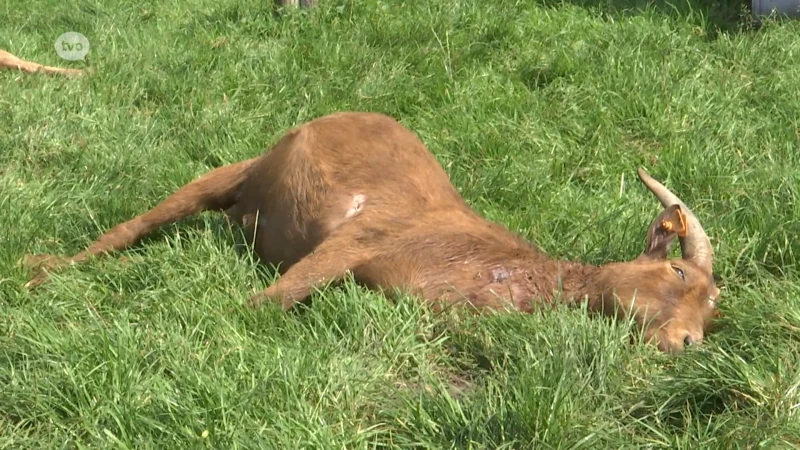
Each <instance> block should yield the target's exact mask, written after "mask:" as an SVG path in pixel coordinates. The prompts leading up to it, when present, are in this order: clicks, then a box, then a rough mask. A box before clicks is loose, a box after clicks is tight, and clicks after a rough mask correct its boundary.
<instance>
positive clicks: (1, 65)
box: [0, 50, 83, 75]
mask: <svg viewBox="0 0 800 450" xmlns="http://www.w3.org/2000/svg"><path fill="white" fill-rule="evenodd" d="M0 69H8V70H21V71H23V72H27V73H34V72H41V73H46V74H48V75H51V74H57V75H83V71H82V70H80V69H64V68H61V67H51V66H43V65H41V64H37V63H35V62H31V61H26V60H24V59H20V58H18V57H16V56H14V55H12V54H11V53H8V52H7V51H5V50H0Z"/></svg>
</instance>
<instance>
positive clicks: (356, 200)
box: [25, 112, 719, 352]
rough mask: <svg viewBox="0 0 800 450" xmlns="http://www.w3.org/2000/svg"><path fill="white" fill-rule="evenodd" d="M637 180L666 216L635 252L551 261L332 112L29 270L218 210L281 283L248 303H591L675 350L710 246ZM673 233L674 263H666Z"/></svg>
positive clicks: (425, 157) (398, 144) (703, 294)
mask: <svg viewBox="0 0 800 450" xmlns="http://www.w3.org/2000/svg"><path fill="white" fill-rule="evenodd" d="M639 177H640V179H641V180H642V182H643V183H644V184H645V185H646V186H647V187H648V188H649V189H650V191H652V192H653V194H655V196H656V197H657V198H658V200H659V201H660V202H661V204H662V205H663V206H664V207H665V209H664V210H663V211H662V212H661V214H660V215H659V216H658V217H657V218H656V219H655V221H654V222H653V223H652V225H650V227H649V230H648V233H647V243H646V246H645V249H644V252H643V253H642V255H641V256H639V257H638V258H636V259H635V260H633V261H630V262H619V263H610V264H606V265H601V266H593V265H588V264H583V263H580V262H573V261H563V260H556V259H552V258H550V257H548V256H547V255H546V254H545V253H543V252H542V251H540V250H539V249H538V248H536V247H535V246H533V245H531V244H530V243H528V242H527V241H525V240H524V239H522V238H521V237H520V236H518V235H516V234H514V233H512V232H510V231H509V230H508V229H506V228H504V227H503V226H501V225H498V224H496V223H493V222H491V221H489V220H487V219H485V218H483V217H481V216H480V215H478V214H477V213H476V212H475V211H473V210H472V208H470V206H469V205H468V204H467V203H466V202H465V201H464V200H463V199H462V197H461V196H460V195H459V193H458V191H456V189H455V188H454V187H453V185H452V184H451V183H450V179H449V178H448V176H447V174H446V173H445V171H444V170H443V168H442V166H441V165H440V164H439V162H438V161H437V160H436V158H435V157H434V155H433V154H431V153H430V152H429V151H428V149H427V148H426V147H425V145H424V144H423V143H422V142H421V141H420V139H419V138H418V137H417V136H416V135H415V134H414V133H413V132H412V131H410V130H409V129H407V128H406V127H404V126H403V125H401V124H400V123H398V122H397V121H396V120H394V119H392V118H390V117H387V116H384V115H382V114H376V113H360V112H340V113H335V114H331V115H328V116H325V117H321V118H317V119H315V120H312V121H310V122H308V123H305V124H303V125H300V126H298V127H296V128H294V129H292V130H290V131H288V132H287V133H286V134H285V135H284V136H283V137H282V138H281V139H280V141H279V142H278V143H277V144H276V145H275V146H274V147H273V148H272V149H271V150H270V151H268V152H266V153H265V154H263V155H261V156H258V157H255V158H252V159H248V160H246V161H242V162H238V163H235V164H230V165H227V166H224V167H220V168H218V169H214V170H211V171H210V172H208V173H206V174H204V175H203V176H201V177H200V178H199V179H197V180H195V181H193V182H191V183H189V184H187V185H185V186H183V187H182V188H180V189H179V190H178V191H177V192H175V193H173V194H172V195H170V196H169V197H167V198H166V199H165V200H164V201H162V202H161V203H160V204H158V205H157V206H156V207H155V208H153V209H152V210H150V211H148V212H146V213H145V214H142V215H140V216H137V217H135V218H133V219H131V220H129V221H127V222H125V223H122V224H119V225H117V226H115V227H114V228H112V229H111V230H109V231H108V232H106V233H105V234H103V235H102V236H101V237H100V238H99V239H98V240H97V241H95V242H94V243H93V244H92V245H91V246H89V247H88V248H87V249H86V250H84V251H83V252H80V253H78V254H76V255H75V256H72V257H70V258H61V257H55V256H48V255H39V256H36V255H28V256H26V259H25V260H26V261H27V263H28V265H30V266H33V267H34V269H36V268H38V269H39V271H38V273H36V275H35V277H34V278H33V280H32V281H31V282H30V283H29V284H30V285H35V284H38V283H40V282H41V281H42V280H43V279H44V278H45V277H46V271H47V270H53V269H56V268H58V267H62V266H65V265H68V264H70V263H73V262H80V261H84V260H86V259H87V258H88V257H90V256H93V255H99V254H102V253H106V252H108V251H118V250H122V249H124V248H127V247H129V246H131V245H133V244H134V243H136V242H137V241H138V240H139V239H140V238H142V237H143V236H144V235H146V234H148V233H150V232H152V231H153V230H155V229H156V228H158V227H160V226H162V225H165V224H168V223H171V222H175V221H177V220H179V219H182V218H184V217H187V216H191V215H193V214H197V213H200V212H202V211H206V210H215V211H224V212H225V213H226V214H227V215H228V216H229V217H230V218H231V219H232V220H233V221H235V222H236V223H238V224H239V225H241V226H242V227H244V230H245V231H246V235H247V236H249V239H250V242H251V243H252V244H253V245H254V248H255V252H256V253H257V254H258V255H259V257H260V259H261V261H262V262H264V263H269V264H272V265H275V266H279V273H280V274H281V276H280V277H279V278H278V280H277V281H276V282H275V283H274V284H272V285H271V286H269V287H268V288H267V289H266V290H264V291H262V292H260V293H258V294H256V295H254V296H253V297H251V299H250V305H251V306H257V305H259V304H261V303H262V302H264V301H265V300H270V301H276V302H278V303H280V304H281V305H283V308H284V309H288V308H290V307H292V306H293V305H294V303H295V302H298V301H302V300H304V299H306V298H307V297H308V296H309V294H310V293H311V292H312V291H313V290H314V289H316V288H319V287H322V286H323V285H325V284H327V283H329V282H332V281H336V280H341V279H342V277H343V276H345V275H346V274H348V273H351V274H352V275H353V277H354V279H355V280H356V281H357V282H359V283H361V284H363V285H365V286H367V287H369V288H372V289H376V290H381V291H384V292H385V293H386V294H388V295H390V296H391V295H393V294H395V293H397V292H399V291H405V292H409V293H412V294H416V295H418V296H419V297H421V298H422V299H423V300H424V301H427V302H430V303H431V304H432V305H433V306H434V307H436V308H439V307H442V306H444V305H448V304H449V305H457V304H458V305H465V304H466V305H471V307H473V308H475V310H488V311H491V310H495V311H496V310H499V309H503V308H505V307H511V308H514V309H517V310H521V311H532V310H533V309H534V308H535V306H536V304H541V303H549V302H553V301H555V300H558V299H561V300H566V301H568V302H570V303H572V304H579V302H588V308H589V309H590V310H591V311H596V312H599V313H603V314H606V315H614V314H619V315H621V316H622V317H630V316H628V314H633V315H634V316H633V317H634V318H635V320H636V321H637V323H639V324H640V325H642V326H643V327H644V332H645V338H646V339H647V340H648V341H653V342H655V343H656V344H657V345H658V347H659V348H660V349H661V350H663V351H667V352H671V351H679V350H682V349H683V348H684V346H685V345H689V344H694V343H699V342H701V341H702V339H703V334H704V329H705V327H706V326H707V325H709V324H710V323H711V322H710V319H711V318H712V317H713V316H714V315H715V311H716V304H717V297H718V296H719V289H718V288H717V287H716V285H715V282H714V279H713V277H712V260H713V252H712V247H711V244H710V242H709V239H708V236H707V235H706V233H705V231H703V227H702V226H701V225H700V222H699V221H698V220H697V218H696V217H695V215H694V214H693V213H692V211H691V210H689V208H687V207H686V205H684V204H683V202H682V201H681V200H680V199H679V198H678V197H676V196H675V195H674V194H673V193H671V192H670V191H669V190H668V189H667V188H665V187H664V186H663V185H662V184H660V183H659V182H658V181H656V180H654V179H652V178H651V177H650V176H648V175H647V174H646V173H645V172H644V171H643V170H641V169H639ZM676 236H677V237H678V239H679V241H680V244H681V250H682V254H683V258H681V259H671V260H668V259H667V254H668V251H669V248H670V246H671V243H672V242H673V240H674V239H675V237H676Z"/></svg>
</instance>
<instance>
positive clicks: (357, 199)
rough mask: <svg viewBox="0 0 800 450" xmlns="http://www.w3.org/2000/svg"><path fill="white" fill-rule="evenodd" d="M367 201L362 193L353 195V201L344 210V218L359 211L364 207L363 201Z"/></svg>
mask: <svg viewBox="0 0 800 450" xmlns="http://www.w3.org/2000/svg"><path fill="white" fill-rule="evenodd" d="M366 201H367V196H366V195H364V194H358V195H355V196H353V203H352V204H351V205H350V208H349V209H348V210H347V212H345V214H344V218H345V219H350V218H352V217H353V216H355V215H356V214H358V213H360V212H361V210H362V209H363V207H364V202H366Z"/></svg>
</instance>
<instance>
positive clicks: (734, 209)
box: [0, 0, 800, 449]
mask: <svg viewBox="0 0 800 450" xmlns="http://www.w3.org/2000/svg"><path fill="white" fill-rule="evenodd" d="M271 3H272V1H271V0H221V1H220V0H167V1H154V0H147V1H132V0H122V1H116V0H113V1H112V0H86V1H55V0H47V1H27V2H10V3H9V2H7V3H6V4H5V6H2V7H0V15H2V16H3V17H4V18H6V19H5V20H3V21H2V23H1V24H0V45H1V46H2V47H0V48H5V49H6V50H9V51H11V52H12V53H15V54H17V55H19V56H21V57H24V58H27V59H32V60H36V61H38V62H42V63H47V64H52V65H64V66H70V67H81V66H82V65H84V64H83V63H81V62H74V63H73V62H67V61H63V60H61V59H60V58H59V57H58V56H57V55H56V54H55V52H54V49H53V42H54V40H55V38H56V37H57V36H58V35H60V34H61V33H63V32H65V31H79V32H81V33H83V34H85V35H86V36H87V37H88V39H89V41H90V42H91V46H92V49H91V53H90V55H89V65H90V66H91V67H92V68H93V70H94V71H95V74H94V75H93V76H92V77H89V78H86V79H82V80H74V79H72V80H71V79H64V78H54V77H44V76H22V75H20V74H18V73H12V72H3V73H0V116H2V119H1V120H0V149H1V151H0V230H3V231H2V235H3V239H2V240H0V446H2V448H15V449H18V448H89V447H94V448H98V447H102V448H136V449H139V448H158V449H165V448H176V449H177V448H180V449H183V448H206V447H208V448H225V449H228V448H326V449H327V448H330V449H333V448H348V449H351V448H373V447H381V448H451V447H457V448H474V449H483V448H487V449H496V448H537V449H550V448H559V449H567V448H586V449H598V448H653V449H655V448H665V449H666V448H669V449H698V448H719V449H729V448H764V449H783V448H796V446H797V445H800V300H798V298H799V297H800V270H798V268H799V267H798V258H800V240H798V239H797V236H798V235H800V203H799V202H798V197H799V196H800V165H799V163H800V128H799V125H800V124H799V123H798V122H800V37H799V36H800V22H798V21H795V22H790V21H786V22H765V23H764V25H763V26H762V27H761V28H758V29H756V28H753V27H750V26H748V25H747V22H748V19H747V17H746V11H744V9H743V5H740V4H738V3H737V2H700V1H689V2H678V3H676V4H675V5H674V6H670V5H664V6H657V7H656V6H647V5H646V4H644V3H643V2H632V1H620V2H616V1H585V2H578V1H575V2H563V3H559V2H544V1H538V2H537V1H527V2H524V1H516V2H515V1H497V2H487V1H483V2H481V1H478V0H441V1H436V2H434V1H425V0H420V1H406V2H399V1H376V0H322V1H321V3H322V7H320V8H318V9H316V10H313V11H310V12H294V13H289V14H286V15H284V16H280V17H279V16H274V15H273V14H272V10H271V6H270V5H271ZM12 5H13V6H12ZM339 110H364V111H380V112H384V113H387V114H390V115H392V116H394V117H396V118H397V119H399V120H400V121H402V122H403V123H404V124H406V125H407V126H409V127H410V128H412V129H413V130H414V131H416V132H417V133H418V134H419V136H420V137H421V138H422V139H423V140H424V142H425V143H426V144H427V145H428V146H429V148H430V149H431V151H433V152H434V153H435V154H436V156H437V157H438V158H439V160H440V161H441V162H442V164H443V165H444V166H445V167H446V169H447V171H448V173H450V174H451V176H452V179H453V182H454V184H455V185H456V187H457V188H458V189H459V190H460V192H462V194H463V195H464V197H465V198H466V199H467V200H468V201H469V203H470V204H472V205H473V206H474V207H475V208H476V210H478V211H479V212H481V213H482V214H484V215H485V216H487V217H489V218H491V219H493V220H496V221H499V222H502V223H504V224H506V225H507V226H508V227H510V228H511V229H512V230H514V231H517V232H519V233H521V234H523V235H524V236H526V237H527V238H529V239H530V240H532V241H534V242H535V243H537V244H538V245H540V246H541V247H543V248H544V249H545V250H546V251H548V252H549V253H550V254H551V255H553V256H556V257H565V258H574V259H581V260H584V261H587V262H591V263H603V262H608V261H614V260H628V259H632V258H634V257H635V256H637V255H638V254H639V253H640V252H641V251H642V249H643V246H644V234H645V230H646V226H647V225H648V224H649V222H650V221H651V220H652V218H653V217H654V216H655V215H656V214H657V213H658V212H659V207H658V205H657V203H656V202H655V200H654V199H653V198H652V196H651V195H650V194H649V193H647V192H646V191H645V189H644V188H643V187H642V186H641V185H640V183H639V182H638V180H636V178H635V169H636V167H638V166H644V167H646V168H647V169H648V170H649V171H650V172H651V173H652V174H654V176H656V177H657V178H659V179H660V180H662V181H663V182H665V184H667V185H668V186H670V187H671V188H673V189H674V190H675V191H676V192H677V193H678V194H679V195H680V196H682V197H683V199H684V200H685V201H686V202H687V203H689V205H690V206H691V207H693V208H694V209H695V212H696V213H697V215H698V216H699V217H700V218H701V220H702V221H703V222H704V224H705V225H706V227H707V231H708V232H709V234H710V235H711V236H712V239H713V243H714V246H715V248H716V251H717V259H716V265H715V270H716V272H717V273H718V275H719V276H720V278H721V284H722V285H723V286H724V290H723V296H724V298H723V301H722V303H721V305H720V308H721V309H722V311H723V313H724V314H725V318H724V320H723V321H722V324H721V329H720V332H719V333H717V334H714V335H712V336H710V337H709V338H708V340H707V341H706V343H705V344H704V345H702V346H700V347H698V348H693V349H690V350H689V351H687V352H686V353H684V354H682V355H679V356H665V355H662V354H659V353H658V352H657V351H656V350H655V349H654V348H652V347H650V346H647V345H644V344H641V343H630V342H629V337H630V336H631V327H630V326H629V325H628V324H625V323H612V322H609V321H603V320H595V319H592V318H590V317H589V316H588V315H587V314H586V313H585V311H580V310H568V309H563V308H562V309H556V310H554V311H551V312H549V313H547V314H542V315H522V314H503V315H496V316H493V317H474V318H463V317H461V318H459V317H456V316H445V317H442V316H436V315H434V314H432V313H431V312H430V311H428V310H426V309H424V308H422V307H421V306H419V303H418V302H417V301H415V299H413V298H407V299H405V300H403V301H399V302H397V303H393V302H388V301H387V300H386V299H384V298H382V297H380V296H378V295H376V294H373V293H370V292H367V291H365V290H363V289H361V288H359V287H357V286H355V285H354V284H352V283H347V284H346V285H345V286H344V287H340V288H333V287H332V288H329V289H326V290H324V291H323V292H321V293H319V294H318V295H317V296H316V297H315V301H314V303H313V305H312V306H311V307H310V308H308V309H306V310H302V311H299V312H296V313H288V314H286V313H283V312H281V311H280V310H279V309H278V308H277V307H274V306H268V307H264V308H262V309H260V310H258V311H249V310H247V309H244V308H242V307H241V305H242V304H243V303H244V302H245V301H246V299H247V297H248V296H249V295H250V294H252V293H253V292H255V291H256V290H259V289H262V288H264V286H266V285H267V284H268V283H269V282H270V279H269V277H268V276H266V275H265V272H264V270H263V268H261V267H260V266H259V265H258V264H256V263H255V262H254V259H253V256H252V254H251V253H250V252H249V251H247V249H246V248H244V247H243V246H242V245H241V242H242V240H241V236H240V234H239V232H238V230H236V229H230V228H229V227H227V225H226V224H225V222H224V221H223V220H222V218H221V217H219V216H216V215H211V214H204V215H201V216H198V217H195V218H191V219H187V220H185V221H182V222H181V223H178V224H175V225H171V226H167V227H164V228H163V229H161V230H159V231H158V232H156V233H154V234H153V235H151V236H149V237H148V238H147V239H145V240H144V241H143V242H142V243H141V244H140V245H138V246H137V247H136V248H134V249H131V250H130V251H127V252H126V255H127V256H129V257H130V261H128V262H127V263H123V262H121V261H118V260H116V259H114V258H105V259H100V260H96V261H93V262H90V263H87V264H85V265H81V266H79V267H75V268H73V269H70V270H66V271H64V272H61V273H59V274H58V275H56V276H53V278H52V279H51V281H50V282H49V283H47V284H45V285H43V286H42V287H41V288H40V289H38V290H35V291H32V292H28V291H26V290H25V289H23V287H22V286H23V284H24V283H25V282H26V281H27V278H26V275H25V273H24V272H23V270H22V269H21V268H20V267H19V266H18V265H17V261H18V260H19V258H20V257H21V256H22V255H23V254H24V253H27V252H48V253H55V254H60V255H64V254H72V253H75V252H77V251H79V250H81V249H82V248H83V247H84V246H85V245H87V244H88V243H89V242H91V241H92V240H93V239H95V238H96V237H97V236H98V235H99V234H100V233H101V232H103V231H104V230H106V229H107V228H109V227H111V226H113V225H115V224H117V223H119V222H121V221H124V220H127V219H129V218H131V217H133V216H134V215H136V214H139V213H141V212H143V211H145V210H147V209H148V208H150V207H152V206H153V205H155V204H156V203H157V202H158V201H159V200H160V199H162V198H164V196H165V195H167V194H168V193H170V192H171V191H173V190H175V189H176V188H178V187H179V186H181V185H182V184H184V183H186V182H188V181H190V180H192V179H193V178H194V177H196V176H198V175H200V174H201V173H203V172H204V171H206V170H209V169H211V168H213V167H218V166H220V165H223V164H227V163H232V162H235V161H238V160H240V159H243V158H246V157H251V156H253V155H256V154H259V153H260V152H262V151H263V150H264V149H265V148H267V147H269V146H270V145H272V144H273V143H274V142H276V140H277V139H278V138H279V136H280V135H281V134H282V133H283V132H284V131H285V130H286V129H288V128H289V127H292V126H294V125H297V124H299V123H301V122H303V121H306V120H310V119H312V118H314V117H318V116H321V115H324V114H327V113H330V112H334V111H339Z"/></svg>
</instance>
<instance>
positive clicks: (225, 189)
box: [22, 158, 257, 287]
mask: <svg viewBox="0 0 800 450" xmlns="http://www.w3.org/2000/svg"><path fill="white" fill-rule="evenodd" d="M256 159H257V158H253V159H249V160H246V161H242V162H238V163H235V164H230V165H227V166H224V167H220V168H218V169H214V170H212V171H210V172H208V173H206V174H204V175H203V176H201V177H200V178H198V179H197V180H195V181H193V182H191V183H189V184H186V185H185V186H183V187H181V188H180V189H178V190H177V191H176V192H175V193H174V194H172V195H170V196H169V197H167V198H166V199H164V201H162V202H161V203H159V204H158V205H157V206H156V207H155V208H153V209H151V210H150V211H147V212H146V213H144V214H141V215H139V216H136V217H134V218H133V219H131V220H128V221H127V222H124V223H121V224H119V225H117V226H115V227H113V228H111V229H110V230H108V231H107V232H105V233H104V234H103V235H102V236H100V237H99V238H98V239H97V240H96V241H94V242H93V243H92V244H91V245H89V247H87V248H86V249H85V250H83V251H82V252H80V253H77V254H75V255H73V256H70V257H60V256H53V255H25V257H24V258H23V261H22V263H23V265H25V266H26V267H28V268H29V269H31V270H32V272H33V274H32V275H33V276H32V278H31V280H30V281H29V282H28V283H27V284H26V285H25V286H26V287H32V286H36V285H39V284H41V283H42V282H43V281H44V280H45V279H46V278H47V273H48V271H53V270H57V269H59V268H61V267H64V266H68V265H70V264H73V263H80V262H83V261H85V260H87V259H88V258H90V257H92V256H98V255H102V254H107V253H110V252H114V251H119V250H123V249H125V248H128V247H130V246H132V245H134V244H136V243H137V242H138V241H139V240H140V239H141V238H142V237H144V236H145V235H147V234H149V233H151V232H152V231H154V230H155V229H157V228H158V227H161V226H163V225H167V224H169V223H173V222H176V221H178V220H180V219H183V218H185V217H189V216H192V215H195V214H198V213H201V212H203V211H215V210H224V209H227V208H229V207H230V206H231V205H233V204H234V203H235V202H236V197H237V194H238V192H239V187H240V186H241V184H242V182H243V181H244V180H245V178H246V176H247V169H248V168H249V167H250V166H252V164H253V162H255V161H256Z"/></svg>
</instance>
